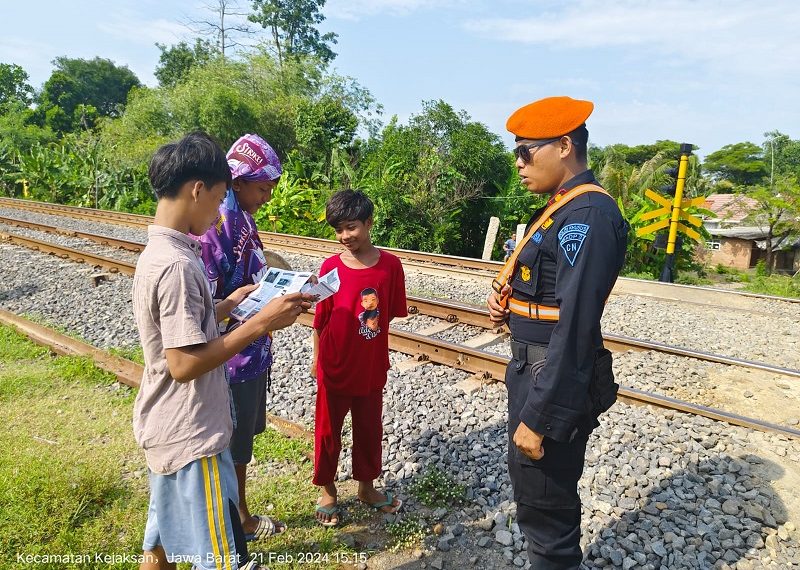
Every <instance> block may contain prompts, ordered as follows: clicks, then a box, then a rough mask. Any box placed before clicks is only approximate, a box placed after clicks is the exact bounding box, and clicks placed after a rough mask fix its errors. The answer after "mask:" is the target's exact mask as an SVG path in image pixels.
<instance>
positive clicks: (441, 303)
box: [0, 217, 800, 378]
mask: <svg viewBox="0 0 800 570" xmlns="http://www.w3.org/2000/svg"><path fill="white" fill-rule="evenodd" d="M3 220H4V218H2V217H0V221H3ZM23 223H24V224H25V227H32V228H33V229H37V228H36V227H35V226H38V225H39V224H35V223H32V222H23ZM65 233H66V234H68V235H73V232H65ZM79 233H81V236H80V237H84V238H86V239H93V240H95V241H98V242H99V243H106V242H107V241H108V239H107V238H106V236H98V235H95V234H88V233H85V232H79ZM0 240H5V241H8V242H10V243H14V244H16V245H21V246H23V247H28V248H30V249H33V250H36V251H41V252H44V253H52V254H55V255H57V256H59V257H61V258H70V259H73V260H75V261H77V262H80V263H87V264H90V265H96V266H100V267H103V268H105V269H108V270H109V271H111V272H119V273H122V274H123V275H133V274H134V272H135V270H136V265H135V264H133V263H130V262H127V261H122V260H117V259H113V258H110V257H104V256H101V255H97V254H92V253H85V252H82V251H79V250H76V249H73V248H69V247H66V246H61V245H57V244H53V243H49V242H45V241H42V240H37V239H35V238H27V237H23V236H18V235H15V234H8V233H5V232H0ZM113 241H118V242H121V243H122V245H121V246H120V247H125V248H126V249H131V248H132V247H133V246H140V247H141V246H142V244H137V243H136V242H127V241H125V240H113ZM407 300H408V312H409V314H411V315H414V314H423V315H427V316H430V317H435V318H440V319H444V320H446V321H447V322H450V323H454V324H457V323H460V324H466V325H471V326H476V327H481V328H484V329H487V330H490V329H491V326H490V322H489V312H488V310H486V309H484V308H481V307H476V306H474V305H467V304H464V303H458V302H455V301H447V300H440V299H426V298H423V297H416V296H409V297H408V299H407ZM309 326H310V323H309ZM392 332H393V333H395V332H396V333H398V334H399V335H401V336H402V335H403V334H406V333H403V331H399V330H396V329H394V328H393V329H392ZM415 336H419V335H415ZM603 341H604V344H605V346H606V348H608V349H609V350H613V351H615V352H625V351H628V350H635V351H647V350H652V351H656V352H662V353H665V354H670V355H673V356H683V357H687V358H693V359H696V360H702V361H706V362H714V363H718V364H726V365H730V366H740V367H742V368H751V369H754V370H761V371H764V372H769V373H773V374H782V375H785V376H789V377H792V378H800V370H796V369H792V368H784V367H781V366H777V365H774V364H769V363H765V362H758V361H753V360H746V359H741V358H734V357H731V356H724V355H720V354H714V353H709V352H704V351H699V350H693V349H688V348H683V347H680V346H672V345H667V344H663V343H660V342H656V341H648V340H642V339H636V338H632V337H627V336H623V335H615V334H610V333H605V334H604V335H603ZM406 343H407V345H408V346H413V345H414V342H413V341H411V340H406ZM464 348H465V349H467V350H473V349H469V348H468V347H464ZM398 350H399V349H398ZM401 352H404V351H401ZM447 352H448V354H450V357H451V360H450V362H453V363H457V362H458V361H463V362H465V366H467V365H468V364H469V362H470V361H471V360H474V359H475V358H477V357H476V356H475V355H474V354H472V353H464V354H452V353H451V352H449V351H447ZM478 352H480V353H481V354H490V355H491V354H492V353H488V352H485V351H480V350H478ZM453 366H455V364H453ZM490 368H492V370H493V371H495V372H497V370H498V369H497V367H496V365H490ZM468 369H469V370H470V371H471V372H476V373H477V372H480V371H482V369H476V368H474V367H472V368H468Z"/></svg>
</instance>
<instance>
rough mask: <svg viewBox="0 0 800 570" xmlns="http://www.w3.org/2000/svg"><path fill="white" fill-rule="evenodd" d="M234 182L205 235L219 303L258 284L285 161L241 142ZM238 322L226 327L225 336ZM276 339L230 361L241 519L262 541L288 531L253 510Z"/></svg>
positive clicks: (254, 141)
mask: <svg viewBox="0 0 800 570" xmlns="http://www.w3.org/2000/svg"><path fill="white" fill-rule="evenodd" d="M227 158H228V166H229V167H230V170H231V177H232V178H233V182H232V184H231V188H229V189H228V191H227V193H226V195H225V199H224V200H223V202H222V204H221V205H220V207H219V214H220V216H219V219H218V220H217V222H216V223H215V224H214V225H213V226H211V228H209V230H208V231H207V232H206V233H205V234H204V235H202V236H200V238H199V239H200V244H201V246H202V257H203V263H204V264H205V267H206V273H207V275H208V280H209V282H210V283H211V291H212V294H213V296H214V298H215V299H224V298H226V297H227V296H228V295H229V294H230V293H231V292H232V291H235V290H236V289H238V288H239V287H242V286H244V285H250V284H253V283H257V282H258V281H259V279H260V278H261V277H262V275H264V273H266V270H267V268H268V267H267V261H266V258H265V256H264V251H263V245H262V244H261V239H260V238H259V237H258V229H257V228H256V224H255V221H254V220H253V215H254V214H255V213H256V212H257V211H258V209H259V208H260V207H261V206H263V205H264V204H265V203H266V202H268V201H269V199H270V197H271V196H272V190H273V189H274V188H275V186H277V184H278V180H279V178H280V176H281V163H280V160H278V155H277V154H275V151H274V150H272V147H271V146H270V145H269V144H268V143H267V141H265V140H264V139H262V138H261V137H260V136H258V135H251V134H247V135H244V136H243V137H241V138H239V140H237V141H236V142H235V143H233V146H232V147H231V148H230V150H229V151H228V154H227ZM234 324H235V321H233V322H229V323H223V324H222V325H221V327H222V328H221V330H220V332H221V333H223V334H224V333H225V332H227V330H228V327H231V326H233V325H234ZM271 348H272V338H271V337H270V336H263V337H261V338H259V339H257V340H256V341H255V342H253V343H252V344H251V345H249V346H247V347H246V348H245V349H244V350H242V351H241V352H240V353H239V354H237V355H235V356H234V357H233V358H231V359H230V360H229V361H228V362H227V366H226V369H227V374H228V380H229V382H230V387H231V396H232V402H233V407H234V412H235V420H236V421H235V422H234V428H233V436H232V438H231V444H230V450H231V455H232V456H233V463H234V466H235V468H236V479H237V481H238V484H239V516H240V518H241V520H242V527H243V528H244V532H245V537H246V538H247V540H249V541H253V540H260V539H262V538H266V537H268V536H271V535H273V534H278V533H281V532H283V531H285V530H286V525H285V524H283V523H282V522H280V521H276V520H273V519H271V518H270V517H268V516H265V515H251V514H250V511H249V510H248V508H247V499H246V496H245V481H246V477H247V464H248V463H250V461H251V460H252V457H253V438H254V436H255V435H256V434H259V433H261V432H263V431H264V430H265V429H266V420H267V391H268V390H269V387H270V386H269V385H270V368H271V367H272V351H271Z"/></svg>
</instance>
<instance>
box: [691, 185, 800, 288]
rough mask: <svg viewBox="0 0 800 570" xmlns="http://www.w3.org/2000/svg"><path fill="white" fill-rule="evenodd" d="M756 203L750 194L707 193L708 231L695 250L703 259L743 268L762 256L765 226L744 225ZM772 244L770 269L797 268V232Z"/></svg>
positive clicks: (799, 261) (799, 251) (799, 255)
mask: <svg viewBox="0 0 800 570" xmlns="http://www.w3.org/2000/svg"><path fill="white" fill-rule="evenodd" d="M757 205H758V204H757V202H756V201H755V200H753V199H752V198H748V197H746V196H741V195H737V194H711V195H710V196H708V197H707V198H706V202H705V204H704V206H703V207H704V208H705V209H706V210H710V211H711V212H713V214H714V216H713V217H707V218H706V219H705V220H704V221H703V225H704V227H705V228H706V230H708V233H709V234H711V239H709V240H708V241H706V243H705V248H704V249H699V250H698V257H699V258H700V260H701V261H702V262H703V263H705V264H706V265H711V266H715V265H718V264H719V265H723V266H725V267H730V268H733V269H740V270H744V269H749V268H751V267H755V265H756V263H758V261H759V260H760V259H764V258H765V256H766V247H765V238H766V237H767V231H766V228H762V227H760V226H753V225H745V220H746V218H747V217H748V216H749V215H750V213H751V212H752V211H753V210H754V209H755V208H756V207H757ZM751 223H752V222H751ZM773 248H774V258H773V261H774V269H776V270H778V271H786V272H792V273H793V272H795V271H797V270H798V269H800V236H790V237H789V238H786V239H784V240H783V241H782V242H780V243H779V244H778V245H777V247H776V246H775V244H773Z"/></svg>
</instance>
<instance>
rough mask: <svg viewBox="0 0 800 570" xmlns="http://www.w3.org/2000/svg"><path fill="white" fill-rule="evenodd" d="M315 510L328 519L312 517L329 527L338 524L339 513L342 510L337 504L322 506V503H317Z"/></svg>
mask: <svg viewBox="0 0 800 570" xmlns="http://www.w3.org/2000/svg"><path fill="white" fill-rule="evenodd" d="M316 512H318V513H322V514H323V515H326V516H327V517H328V520H326V521H324V520H322V519H320V518H319V517H314V518H315V519H316V520H317V522H318V523H319V524H321V525H322V526H324V527H327V528H331V527H334V526H339V521H340V520H341V518H340V515H341V514H342V510H341V509H340V508H339V505H337V504H334V505H331V506H330V507H323V506H322V505H317V509H316Z"/></svg>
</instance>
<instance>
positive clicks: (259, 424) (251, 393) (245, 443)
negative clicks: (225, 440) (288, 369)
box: [231, 371, 269, 465]
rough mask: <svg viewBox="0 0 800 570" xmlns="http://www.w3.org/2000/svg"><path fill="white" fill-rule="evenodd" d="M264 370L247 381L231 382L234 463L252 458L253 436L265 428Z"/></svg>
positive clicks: (244, 461)
mask: <svg viewBox="0 0 800 570" xmlns="http://www.w3.org/2000/svg"><path fill="white" fill-rule="evenodd" d="M268 377H269V372H268V371H267V372H265V373H264V374H261V375H260V376H257V377H256V378H253V379H252V380H248V381H247V382H240V383H238V384H231V398H232V399H233V409H234V410H235V413H236V427H234V428H233V436H232V437H231V456H232V457H233V463H234V465H247V464H248V463H250V461H251V460H252V459H253V437H254V436H255V435H256V434H259V433H262V432H263V431H264V430H265V429H266V428H267V379H268Z"/></svg>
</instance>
